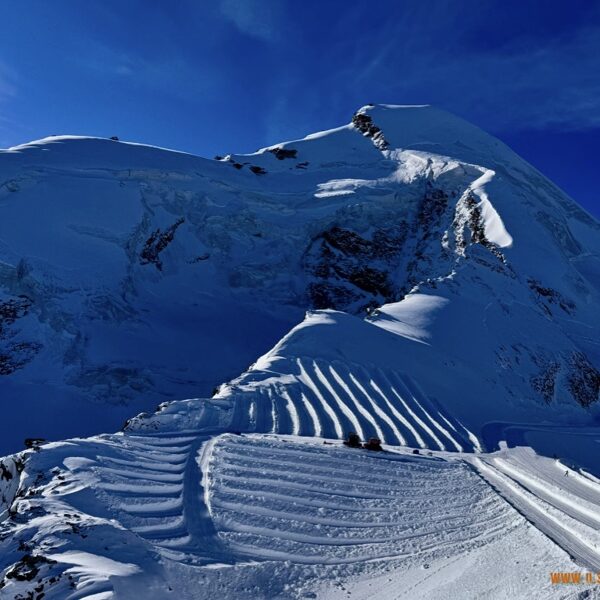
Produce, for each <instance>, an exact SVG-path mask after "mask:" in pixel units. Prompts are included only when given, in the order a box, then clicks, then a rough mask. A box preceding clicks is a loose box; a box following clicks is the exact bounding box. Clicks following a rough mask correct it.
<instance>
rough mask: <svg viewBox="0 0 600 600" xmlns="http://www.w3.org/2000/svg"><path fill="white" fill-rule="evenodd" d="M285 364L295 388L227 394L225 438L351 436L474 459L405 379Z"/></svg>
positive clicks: (303, 361)
mask: <svg viewBox="0 0 600 600" xmlns="http://www.w3.org/2000/svg"><path fill="white" fill-rule="evenodd" d="M288 362H289V367H290V371H292V372H293V371H294V369H297V375H296V377H295V383H293V384H286V385H285V388H284V387H283V386H282V385H280V384H278V383H276V382H275V383H273V382H272V381H265V382H261V383H260V384H258V387H256V386H255V387H253V388H252V389H251V390H249V391H242V392H236V393H235V394H233V396H232V397H233V400H234V402H235V408H234V413H235V417H234V420H233V423H232V429H233V430H238V431H254V432H265V433H266V432H271V433H281V434H292V435H306V436H315V437H326V438H337V439H342V438H344V437H345V436H346V435H347V433H348V432H349V431H355V432H356V433H358V435H359V436H360V437H361V438H362V439H365V440H366V439H368V438H370V437H377V438H379V439H380V440H381V441H382V442H383V443H386V444H390V445H401V446H404V445H408V446H413V447H418V448H429V449H432V450H442V451H444V450H450V451H458V452H463V451H464V452H480V451H481V447H480V446H479V443H478V441H477V439H476V438H475V436H474V435H473V434H472V433H471V432H469V431H468V430H467V429H465V428H464V427H463V426H462V425H461V424H460V423H459V422H458V421H457V420H456V419H454V418H452V417H451V416H450V415H449V414H444V412H443V411H442V409H441V407H439V406H437V405H436V403H434V402H433V401H431V400H430V399H429V398H427V397H426V396H425V395H424V394H423V393H422V391H421V390H420V389H419V388H418V386H417V385H416V384H415V383H414V382H413V381H412V380H411V379H410V377H408V375H406V374H402V373H396V372H394V371H390V370H381V369H377V368H365V367H362V366H360V365H353V364H347V363H342V362H341V361H334V362H333V363H329V362H327V361H324V360H320V359H319V360H314V359H308V358H296V359H293V360H290V361H288ZM256 407H258V408H256Z"/></svg>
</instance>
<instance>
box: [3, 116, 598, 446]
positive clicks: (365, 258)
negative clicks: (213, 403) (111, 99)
mask: <svg viewBox="0 0 600 600" xmlns="http://www.w3.org/2000/svg"><path fill="white" fill-rule="evenodd" d="M599 232H600V228H599V225H598V223H597V222H595V221H594V220H593V219H592V218H591V217H590V216H589V215H587V214H586V213H585V212H584V211H582V210H581V209H580V208H579V207H578V206H577V205H576V204H574V203H573V202H572V201H571V200H570V199H569V198H567V197H566V196H565V195H564V194H563V193H562V192H560V190H558V189H557V188H556V187H554V186H553V185H552V184H551V183H550V182H549V181H547V180H546V179H545V178H543V177H542V176H541V175H540V174H539V173H538V172H537V171H535V170H534V169H533V168H532V167H530V166H529V165H527V164H526V163H525V162H524V161H522V160H521V159H520V158H518V157H517V156H516V155H515V154H514V153H512V152H511V151H510V150H509V149H508V148H507V147H506V146H504V145H503V144H502V143H501V142H499V141H498V140H495V139H494V138H492V137H491V136H488V135H487V134H485V133H484V132H482V131H480V130H478V129H477V128H475V127H473V126H471V125H469V124H466V123H465V122H463V121H462V120H460V119H457V118H455V117H453V116H451V115H448V114H446V113H444V112H442V111H439V110H437V109H434V108H431V107H396V106H389V105H380V106H367V107H364V108H362V109H360V110H359V111H357V113H356V115H355V116H354V118H353V119H352V122H351V123H350V124H349V125H347V126H343V127H339V128H337V129H333V130H330V131H326V132H321V133H319V134H313V135H311V136H308V137H306V138H304V139H302V140H296V141H292V142H286V143H283V144H278V145H275V146H272V147H269V148H265V149H263V150H260V151H258V152H257V153H255V154H250V155H229V156H227V157H225V158H222V159H219V160H213V161H210V160H204V159H201V158H197V157H194V156H190V155H187V154H183V153H177V152H172V151H166V150H164V149H159V148H154V147H148V146H140V145H136V144H127V143H121V142H115V141H110V140H103V139H95V138H78V137H60V138H47V139H45V140H40V141H38V142H33V143H31V144H26V145H23V146H19V147H16V148H13V149H10V150H7V151H4V152H2V153H0V396H1V397H2V400H3V402H4V403H6V404H8V405H10V407H11V426H10V428H9V429H8V431H7V432H6V434H5V435H4V436H3V439H2V444H3V445H2V446H0V453H5V452H8V451H9V450H15V449H18V448H19V447H20V445H21V443H22V439H23V438H24V437H32V436H40V437H48V438H56V437H62V436H69V435H73V434H80V435H81V434H86V433H92V432H94V431H99V430H102V429H110V428H114V427H116V426H117V425H118V423H119V422H120V421H122V420H123V419H124V418H125V417H126V416H129V415H131V414H132V413H135V412H136V411H138V410H147V409H148V408H150V407H152V406H153V405H155V404H156V403H157V402H158V401H163V400H165V399H176V398H181V397H190V396H201V395H208V394H209V393H210V391H211V390H212V389H213V388H214V387H215V386H216V385H218V384H220V383H222V382H224V381H227V380H230V379H231V378H233V377H235V376H236V375H237V374H238V373H239V372H241V371H242V370H243V369H244V368H245V367H246V366H247V365H248V364H249V363H251V362H252V361H253V360H255V359H256V357H257V356H260V355H261V354H263V353H264V352H265V351H267V350H268V349H269V348H270V347H271V346H273V344H275V342H277V340H278V339H280V338H281V337H282V335H283V334H284V333H285V332H286V331H288V330H289V328H290V327H291V326H292V325H294V324H295V323H297V322H298V321H299V320H300V319H301V318H302V315H303V314H304V311H305V310H306V309H307V308H311V309H335V310H337V311H343V312H332V313H317V315H319V314H320V315H321V316H318V317H316V316H315V315H312V316H310V317H308V319H307V321H306V322H305V323H304V324H303V325H302V326H301V327H298V328H296V329H295V330H293V331H292V333H290V334H289V335H288V336H286V337H285V338H284V340H283V341H282V342H281V343H280V344H279V345H277V346H276V348H275V349H274V350H273V351H272V352H271V353H269V354H267V355H266V356H265V357H264V358H263V359H261V360H260V361H259V362H258V363H257V364H256V365H255V366H254V368H253V369H252V370H251V371H250V372H249V374H247V375H244V376H242V382H241V384H240V385H241V386H242V388H243V387H244V385H245V383H244V382H245V381H246V379H245V378H246V377H249V378H255V376H256V374H257V371H258V370H260V369H261V368H262V367H261V365H262V366H263V367H264V366H265V365H272V363H273V361H275V362H276V361H277V360H279V358H280V357H281V358H282V360H283V362H282V363H281V365H284V364H285V365H287V366H286V367H285V368H283V367H282V368H281V369H279V370H276V372H277V373H278V374H279V375H280V376H281V377H282V378H283V381H288V380H289V379H290V378H297V377H299V373H300V372H299V371H298V364H297V362H295V361H296V360H297V359H301V360H302V359H303V357H308V358H310V359H312V360H317V359H318V360H323V361H326V362H327V364H330V363H332V361H335V360H337V359H340V358H341V359H342V360H343V362H345V363H347V364H349V365H350V367H349V368H350V370H352V368H353V367H352V365H362V366H365V365H367V366H368V364H374V365H377V366H382V367H383V368H385V369H389V370H390V372H394V373H399V374H402V375H401V376H406V377H408V378H410V380H411V381H414V382H415V385H418V386H419V387H420V388H421V390H422V391H423V396H424V397H426V398H428V399H429V400H428V402H430V403H431V406H441V407H444V410H446V411H447V412H448V413H449V416H450V417H452V418H456V419H457V420H458V421H459V422H460V423H461V424H462V426H464V427H465V430H466V431H469V432H471V433H473V435H474V436H475V437H476V438H478V437H480V436H481V435H482V431H483V427H484V426H485V424H486V423H488V422H490V421H494V420H496V421H498V420H503V419H506V418H515V417H518V418H519V419H521V420H522V419H525V420H528V419H531V418H536V419H537V418H557V419H559V418H560V419H565V418H568V419H571V420H581V421H585V420H589V419H590V417H591V415H590V412H589V407H590V406H592V405H593V403H594V402H595V401H596V399H597V396H598V388H599V386H600V374H599V373H598V370H597V367H598V365H599V364H600V356H599V353H598V346H597V343H596V340H597V339H598V333H599V332H598V320H597V316H596V315H597V307H598V300H599V294H600V286H599V285H598V281H600V278H599V275H600V236H599V235H598V234H599ZM367 313H369V314H370V316H368V317H367V318H366V320H365V317H366V316H367ZM351 315H354V316H351ZM325 322H327V323H328V324H327V326H324V325H323V323H325ZM365 340H368V343H366V342H365ZM367 363H368V364H367ZM303 364H304V363H303ZM308 364H312V363H310V362H309V363H308ZM290 365H295V366H293V367H291V366H290ZM269 368H271V367H270V366H269ZM290 369H291V370H290ZM367 371H368V369H367ZM260 377H262V375H261V376H260ZM260 377H259V379H260ZM301 383H302V382H301ZM231 389H233V388H232V387H231V386H230V387H225V388H223V389H222V390H221V394H220V397H223V396H224V395H227V394H229V393H230V392H231ZM396 391H398V390H396ZM265 397H268V394H266V395H265ZM236 398H237V396H236ZM365 402H366V404H364V406H363V404H362V403H360V405H361V406H362V407H363V409H364V411H366V412H368V413H369V414H370V416H371V418H372V420H373V422H374V423H376V424H377V427H379V430H382V428H384V426H388V427H389V423H387V425H386V419H385V418H384V417H382V416H381V415H378V414H377V411H376V410H375V408H374V407H372V406H371V405H370V404H369V402H368V400H365ZM346 404H347V403H346ZM292 405H294V403H292ZM250 406H253V404H252V402H250V403H249V404H248V407H250ZM428 406H429V405H428ZM294 407H295V408H296V410H299V409H298V408H297V407H296V406H295V405H294ZM369 407H370V408H369ZM347 408H348V411H349V412H350V413H352V415H353V416H352V417H350V415H349V414H348V411H346V410H342V413H340V415H342V416H343V415H344V414H345V418H346V419H347V420H349V421H348V423H347V424H355V423H354V422H353V420H352V419H353V418H356V419H358V418H361V419H366V421H365V422H366V423H371V421H369V419H367V417H366V416H365V414H364V413H363V411H361V410H360V409H359V408H357V407H354V405H353V404H349V405H347ZM394 408H395V409H396V408H397V407H396V406H395V405H394ZM248 410H250V409H249V408H248ZM340 410H341V409H340ZM382 410H383V409H382ZM357 411H358V412H357ZM384 412H385V411H384ZM299 414H300V413H299ZM302 414H304V413H302ZM306 414H307V415H308V416H307V417H306V418H312V417H311V416H310V414H308V413H306ZM385 414H386V416H387V418H389V419H391V420H392V421H393V417H394V415H393V413H391V412H385ZM415 414H416V413H415ZM453 415H454V416H453ZM325 416H327V414H326V415H325ZM403 417H404V418H406V416H405V415H403ZM328 418H329V419H330V421H329V424H328V425H325V422H323V423H321V425H320V427H321V429H322V430H325V429H327V431H328V435H334V434H335V435H339V433H340V431H338V428H336V426H335V425H334V419H333V418H332V417H331V415H329V417H328ZM289 419H291V420H290V421H289V422H293V411H291V412H290V417H289ZM298 419H299V420H300V421H302V417H298ZM407 420H408V422H409V423H411V424H412V426H413V427H417V429H418V427H419V424H418V422H417V421H415V420H414V419H413V420H412V421H411V419H410V418H407ZM254 422H255V423H256V421H254ZM311 422H312V421H311ZM424 422H427V421H424ZM312 423H313V425H312V427H313V429H312V432H313V434H315V432H316V431H317V428H318V427H317V425H315V424H314V422H312ZM341 423H342V424H339V427H340V428H342V429H343V427H344V423H346V422H344V421H341ZM395 425H396V426H398V427H399V425H398V423H395ZM303 426H304V425H303V424H302V423H301V424H300V425H298V427H299V428H300V429H301V428H302V427H303ZM369 427H371V428H372V429H371V430H369V428H368V427H367V426H366V425H365V424H363V429H364V430H365V431H367V430H369V431H375V433H377V431H378V430H377V428H375V426H374V425H373V424H372V423H371V425H369ZM280 430H281V431H283V429H280ZM308 430H309V429H307V431H308ZM292 431H293V427H292V430H290V433H291V432H292ZM399 431H400V430H399ZM461 431H462V430H461ZM394 435H395V434H394ZM400 435H401V436H402V435H406V432H404V434H403V433H402V431H400ZM465 435H466V434H464V432H462V433H461V435H460V436H458V437H459V438H461V439H458V441H457V443H458V444H459V445H464V440H463V438H464V437H465ZM390 436H391V437H390ZM388 437H390V440H391V439H393V436H392V434H391V433H390V432H389V431H388ZM451 437H452V436H451ZM467 438H468V436H467ZM396 439H397V440H399V439H400V438H399V437H397V438H396ZM461 440H462V441H461ZM469 444H470V445H471V446H473V442H469V443H468V444H467V445H469ZM426 445H427V444H426ZM442 445H443V444H442ZM465 447H466V446H465Z"/></svg>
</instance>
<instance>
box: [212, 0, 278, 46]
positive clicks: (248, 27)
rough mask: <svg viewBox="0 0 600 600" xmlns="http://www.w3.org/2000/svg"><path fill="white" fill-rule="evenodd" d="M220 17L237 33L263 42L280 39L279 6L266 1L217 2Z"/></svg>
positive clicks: (231, 0) (238, 0) (223, 0)
mask: <svg viewBox="0 0 600 600" xmlns="http://www.w3.org/2000/svg"><path fill="white" fill-rule="evenodd" d="M219 10H220V13H221V15H222V16H223V17H224V18H225V19H226V20H227V21H229V22H230V23H232V24H233V25H234V26H235V27H236V28H237V30H238V31H240V32H241V33H243V34H246V35H249V36H251V37H254V38H256V39H259V40H262V41H264V42H276V41H278V40H280V39H281V35H280V32H281V29H280V27H281V20H282V12H281V10H280V5H279V4H277V3H275V2H269V1H268V0H219Z"/></svg>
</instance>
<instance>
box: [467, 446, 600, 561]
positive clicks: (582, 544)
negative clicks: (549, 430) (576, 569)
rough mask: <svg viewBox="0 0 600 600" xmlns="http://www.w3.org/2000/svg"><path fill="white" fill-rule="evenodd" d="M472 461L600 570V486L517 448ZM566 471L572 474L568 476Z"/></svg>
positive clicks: (544, 526)
mask: <svg viewBox="0 0 600 600" xmlns="http://www.w3.org/2000/svg"><path fill="white" fill-rule="evenodd" d="M501 454H502V456H497V455H493V454H492V455H481V456H480V457H478V458H473V459H472V460H471V462H472V464H473V465H474V467H475V468H476V469H477V470H478V472H479V473H480V475H481V476H482V477H483V478H484V479H485V480H486V481H488V482H489V483H490V484H491V485H492V486H493V487H494V488H495V489H496V490H497V491H498V492H499V493H500V494H501V495H502V496H504V497H505V498H506V499H507V500H508V501H509V502H510V503H511V504H512V505H513V506H514V507H515V508H517V509H518V510H519V511H520V512H521V513H522V514H523V515H524V516H525V517H526V518H527V519H528V520H529V521H530V522H531V523H533V524H534V525H535V526H536V527H537V528H538V529H539V530H540V531H542V532H543V533H545V534H546V535H547V536H548V537H549V538H550V539H552V540H553V541H555V542H556V543H557V544H558V545H559V546H560V547H561V548H563V549H564V550H565V551H567V552H568V553H569V554H570V555H571V556H572V557H573V558H575V559H576V560H577V562H579V563H580V564H581V565H583V566H585V567H586V568H587V569H590V570H592V571H595V572H597V571H600V484H598V485H590V483H589V481H586V480H585V478H584V477H583V476H581V475H578V474H577V473H575V472H573V471H571V470H570V469H567V468H565V467H564V466H563V465H561V464H560V463H559V462H558V461H556V460H552V459H549V458H545V457H540V456H538V455H536V454H535V453H534V452H533V451H531V450H530V449H528V448H515V449H512V450H510V451H505V452H503V453H501ZM565 473H569V474H568V475H566V474H565Z"/></svg>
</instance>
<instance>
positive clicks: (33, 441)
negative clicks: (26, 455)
mask: <svg viewBox="0 0 600 600" xmlns="http://www.w3.org/2000/svg"><path fill="white" fill-rule="evenodd" d="M45 443H46V440H45V439H44V438H25V448H34V449H37V448H39V447H40V446H41V445H42V444H45Z"/></svg>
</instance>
